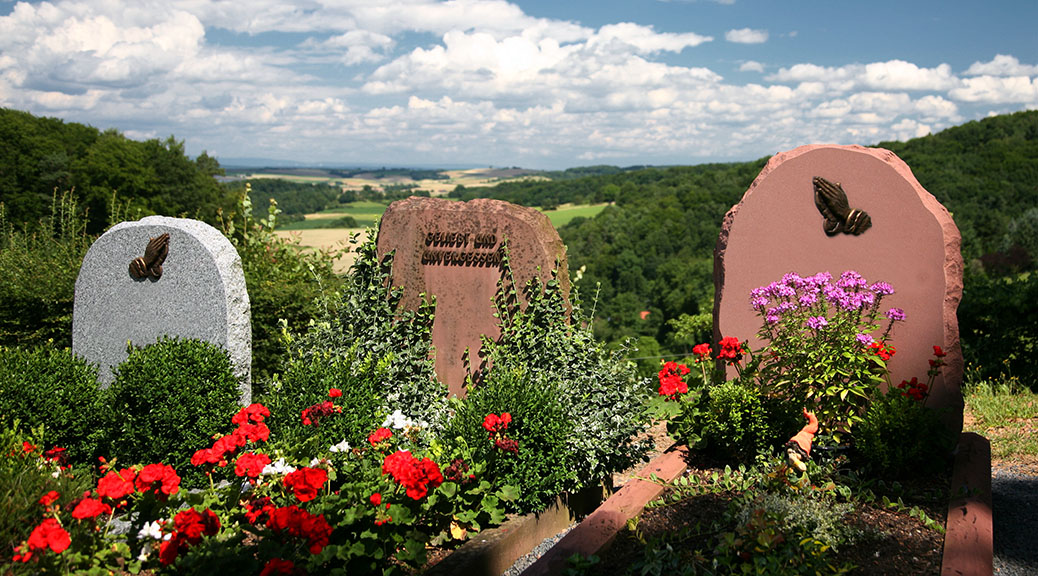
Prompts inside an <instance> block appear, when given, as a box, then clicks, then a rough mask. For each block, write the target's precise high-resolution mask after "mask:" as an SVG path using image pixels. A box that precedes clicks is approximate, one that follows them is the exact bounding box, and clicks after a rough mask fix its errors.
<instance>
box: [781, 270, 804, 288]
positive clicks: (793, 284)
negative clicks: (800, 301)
mask: <svg viewBox="0 0 1038 576" xmlns="http://www.w3.org/2000/svg"><path fill="white" fill-rule="evenodd" d="M782 284H784V285H786V286H789V287H790V288H800V287H801V286H803V285H804V279H803V278H801V277H800V276H799V275H798V274H796V273H794V272H787V273H785V274H784V275H783V276H782Z"/></svg>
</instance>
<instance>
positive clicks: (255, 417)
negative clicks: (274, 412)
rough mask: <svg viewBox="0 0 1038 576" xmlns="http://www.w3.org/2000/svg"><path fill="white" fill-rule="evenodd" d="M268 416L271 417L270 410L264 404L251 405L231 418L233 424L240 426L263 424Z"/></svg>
mask: <svg viewBox="0 0 1038 576" xmlns="http://www.w3.org/2000/svg"><path fill="white" fill-rule="evenodd" d="M267 416H270V410H268V409H267V407H266V406H264V405H263V404H249V405H248V406H246V407H245V408H242V409H241V410H239V411H238V413H237V414H235V415H234V417H233V418H231V423H232V424H239V425H240V424H248V423H249V422H253V423H257V424H258V423H260V422H263V419H264V418H266V417H267Z"/></svg>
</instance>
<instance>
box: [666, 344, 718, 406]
mask: <svg viewBox="0 0 1038 576" xmlns="http://www.w3.org/2000/svg"><path fill="white" fill-rule="evenodd" d="M701 346H707V353H708V354H709V349H710V346H709V345H708V344H705V345H701ZM697 348H698V346H697ZM689 372H690V370H689V369H688V366H685V365H684V364H678V363H677V362H664V364H663V367H662V368H660V371H659V373H658V374H657V377H658V378H659V381H660V388H659V395H660V396H663V397H664V399H665V400H677V399H678V398H680V397H681V395H682V394H687V393H688V383H686V382H685V381H684V380H683V379H682V377H683V376H686V375H688V373H689Z"/></svg>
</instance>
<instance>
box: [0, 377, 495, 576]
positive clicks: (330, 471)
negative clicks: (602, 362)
mask: <svg viewBox="0 0 1038 576" xmlns="http://www.w3.org/2000/svg"><path fill="white" fill-rule="evenodd" d="M333 397H334V396H333ZM268 415H269V411H268V410H267V408H266V407H265V406H264V405H262V404H252V405H250V406H246V407H245V408H242V409H241V410H240V411H239V412H238V413H237V414H236V415H234V416H233V418H232V419H231V420H232V424H234V425H236V428H235V429H234V431H233V432H231V433H230V434H227V435H223V436H219V437H217V438H216V439H215V440H214V442H213V445H212V446H211V447H209V448H203V449H200V450H198V451H196V452H195V458H194V459H193V460H194V465H196V466H200V467H205V468H207V469H209V470H214V469H218V468H220V467H227V468H231V467H232V466H233V467H234V469H235V473H236V474H237V475H238V476H240V477H241V478H242V480H243V482H239V483H220V484H216V483H211V484H210V486H209V488H208V489H207V490H205V491H203V492H200V493H197V492H196V493H188V492H187V491H185V490H181V489H180V485H179V484H180V478H179V476H178V475H177V473H176V471H175V470H174V469H173V468H172V467H170V466H167V465H165V464H161V463H156V464H148V465H145V466H139V465H138V466H128V467H122V466H117V465H116V463H115V462H114V461H113V462H111V463H108V462H105V463H104V465H103V466H102V468H101V475H100V478H99V479H98V480H97V483H96V488H95V489H94V490H91V491H89V492H86V493H84V494H82V495H81V496H78V497H73V498H71V499H69V498H64V497H63V496H62V494H61V493H60V492H58V491H56V490H48V491H45V492H44V493H42V494H41V495H40V496H39V497H38V499H39V502H38V505H39V506H40V507H42V508H43V509H44V518H43V520H42V521H40V522H39V523H37V524H36V525H35V526H34V527H32V529H31V530H30V531H29V533H28V536H27V537H26V538H25V540H24V541H23V542H22V543H21V545H20V546H18V548H17V549H16V550H15V551H14V553H13V555H12V556H10V557H9V558H10V559H11V560H12V561H13V562H16V563H17V564H18V565H24V564H31V566H32V567H31V571H33V572H37V571H38V572H44V573H50V572H75V571H77V570H88V569H90V570H92V569H100V571H103V572H106V573H107V572H110V571H127V570H128V571H130V572H133V573H136V572H138V571H140V570H157V569H161V568H163V567H165V568H167V569H173V570H179V569H181V568H185V569H190V570H198V569H203V570H206V569H205V568H202V567H205V566H209V564H208V563H209V562H212V565H211V567H212V568H213V569H216V566H220V567H221V568H220V569H225V570H226V569H231V570H232V571H234V572H236V573H237V572H241V573H253V574H255V573H261V574H305V573H325V572H327V571H329V570H330V569H331V563H333V562H334V565H335V566H336V567H341V568H342V569H344V570H346V571H349V572H352V571H357V572H363V573H368V572H372V571H376V572H385V573H392V572H394V571H396V570H399V568H400V567H401V566H403V565H410V566H412V567H418V566H420V565H421V564H422V563H423V562H424V559H425V554H426V548H427V546H428V545H429V544H430V543H442V542H446V541H448V540H450V539H452V538H463V537H464V535H465V534H467V533H468V532H469V531H478V530H480V529H481V528H482V527H484V526H486V525H488V524H494V523H499V522H501V521H503V519H504V511H503V508H502V504H503V502H505V501H508V500H510V499H513V498H515V490H514V489H512V488H509V487H500V488H495V487H494V486H492V485H491V484H490V483H489V482H488V481H487V480H486V479H485V478H484V475H485V472H486V465H485V463H483V462H480V461H476V460H473V458H472V457H471V454H470V453H468V452H467V451H464V450H462V451H460V452H459V451H443V450H441V451H440V455H441V456H442V457H443V458H445V462H449V464H450V465H449V466H448V467H447V468H446V470H447V471H448V474H447V475H446V476H445V475H444V474H443V473H442V472H441V465H440V464H438V463H437V461H436V460H434V459H433V458H432V457H430V456H428V455H423V454H417V453H412V452H410V451H408V450H404V449H401V448H400V446H399V445H398V444H399V442H402V441H403V440H404V439H403V438H402V436H403V435H400V436H398V435H395V434H394V433H393V431H392V430H390V429H388V428H378V429H376V430H374V431H372V433H371V434H370V435H369V444H368V445H365V446H362V447H360V448H351V447H349V445H348V444H346V443H341V445H338V446H332V447H325V448H324V450H323V451H320V452H319V453H316V454H313V455H311V456H308V457H301V456H300V455H295V456H289V457H288V458H290V459H286V457H285V456H283V455H281V454H282V453H286V452H283V449H284V448H290V447H287V446H286V447H279V446H278V445H276V444H275V445H272V446H270V447H269V450H268V451H269V452H270V453H272V454H274V455H275V456H276V457H277V460H276V461H274V462H272V461H271V457H270V456H267V455H266V454H262V453H259V452H257V451H254V450H253V451H245V452H243V450H244V449H246V448H247V447H249V446H250V445H252V444H256V443H259V442H266V441H267V440H268V438H269V435H270V431H269V429H268V428H267V426H266V424H265V422H264V420H265V418H266V417H267V416H268ZM502 416H505V415H504V414H503V415H502ZM506 420H507V418H506ZM499 426H503V427H507V422H505V423H504V424H501V423H500V417H499ZM503 430H504V428H502V429H501V431H503ZM26 446H27V447H23V448H22V450H20V451H13V452H12V454H8V455H7V457H8V458H14V457H17V458H25V456H24V453H26V452H25V451H26V450H30V451H31V452H32V454H40V453H39V450H38V449H37V448H36V447H35V446H33V445H31V444H26ZM287 453H291V450H289V451H288V452H287ZM39 458H40V459H41V460H43V457H42V456H39ZM44 461H45V460H44ZM47 462H50V461H47ZM51 465H54V466H56V463H51ZM49 469H50V467H49V466H48V467H46V468H44V469H42V470H41V471H42V472H47V471H48V470H49ZM59 472H60V473H62V474H67V473H70V472H65V471H61V470H60V469H59ZM185 505H186V506H187V507H184V506H185ZM126 522H129V523H130V527H129V529H128V530H121V532H124V533H123V534H122V535H120V536H117V535H115V534H114V533H113V531H111V530H110V527H111V526H113V525H118V524H125V523H126ZM203 544H204V545H203ZM59 566H60V568H59ZM91 567H93V568H91ZM188 567H189V568H188ZM27 568H29V567H27Z"/></svg>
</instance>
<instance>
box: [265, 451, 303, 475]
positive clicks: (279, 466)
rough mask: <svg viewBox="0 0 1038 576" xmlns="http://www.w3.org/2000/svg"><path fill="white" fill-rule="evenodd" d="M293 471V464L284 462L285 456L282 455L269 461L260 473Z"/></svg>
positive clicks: (287, 472) (288, 472)
mask: <svg viewBox="0 0 1038 576" xmlns="http://www.w3.org/2000/svg"><path fill="white" fill-rule="evenodd" d="M295 471H296V469H295V466H289V465H288V464H285V457H284V456H282V457H281V458H278V459H277V461H275V462H271V463H270V464H267V465H266V466H264V467H263V470H262V471H261V472H260V474H261V475H266V474H290V473H292V472H295Z"/></svg>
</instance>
